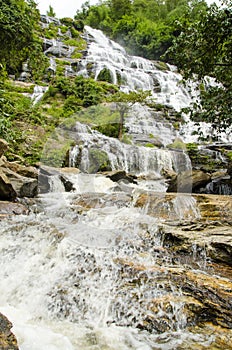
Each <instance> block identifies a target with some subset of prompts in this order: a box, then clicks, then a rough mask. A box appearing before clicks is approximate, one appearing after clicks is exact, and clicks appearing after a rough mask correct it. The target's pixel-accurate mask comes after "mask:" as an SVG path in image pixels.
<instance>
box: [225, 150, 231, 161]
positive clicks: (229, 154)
mask: <svg viewBox="0 0 232 350" xmlns="http://www.w3.org/2000/svg"><path fill="white" fill-rule="evenodd" d="M226 156H227V157H228V158H229V160H231V161H232V151H229V152H227V153H226Z"/></svg>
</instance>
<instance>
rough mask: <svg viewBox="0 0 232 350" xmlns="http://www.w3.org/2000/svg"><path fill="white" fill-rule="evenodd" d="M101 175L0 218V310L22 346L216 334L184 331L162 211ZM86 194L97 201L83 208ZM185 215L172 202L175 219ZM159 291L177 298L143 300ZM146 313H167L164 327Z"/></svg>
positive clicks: (126, 343)
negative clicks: (147, 326) (150, 325)
mask: <svg viewBox="0 0 232 350" xmlns="http://www.w3.org/2000/svg"><path fill="white" fill-rule="evenodd" d="M72 176H74V175H72ZM78 176H79V175H78ZM83 176H85V177H86V178H87V177H90V178H89V182H91V181H93V179H91V176H92V175H83ZM97 177H98V176H97ZM100 178H101V180H97V182H96V183H97V184H99V183H101V186H100V187H97V186H96V187H94V191H93V189H92V191H91V192H92V193H91V194H90V193H89V192H87V193H85V192H84V189H85V190H87V191H88V190H89V188H88V187H87V188H86V187H85V186H82V187H81V186H80V188H81V190H80V191H77V192H75V193H64V192H63V193H62V192H52V193H49V194H46V195H41V196H40V198H39V200H38V209H36V210H35V212H37V214H33V213H31V214H30V215H29V216H19V217H14V218H12V219H9V220H6V221H3V222H2V224H1V228H0V232H1V235H0V251H1V254H0V264H1V269H0V277H1V295H0V311H1V312H2V313H4V314H5V315H6V316H8V317H9V319H10V320H11V321H12V322H13V324H14V327H13V332H14V333H15V335H16V337H17V339H18V342H19V347H20V350H39V349H43V350H44V349H45V350H96V349H109V350H116V349H117V350H118V349H122V350H127V349H128V350H129V349H136V350H142V349H143V350H144V349H147V350H152V349H154V347H155V348H156V347H157V348H159V349H164V350H169V349H170V350H172V349H174V348H175V347H177V346H178V344H182V343H185V342H187V343H188V344H189V343H196V342H197V343H198V342H201V344H202V345H204V344H208V343H210V342H211V341H212V340H213V337H211V338H208V336H207V337H204V336H202V335H197V334H192V333H189V332H188V331H187V330H185V327H186V317H185V314H184V312H183V307H184V302H183V301H182V300H181V295H182V293H181V288H180V287H179V286H178V285H175V284H173V283H172V282H171V280H170V278H169V272H168V270H169V268H170V267H171V266H172V262H171V256H169V255H168V253H165V254H163V248H162V243H161V241H162V239H161V237H160V235H159V231H158V222H159V218H158V217H155V216H154V217H150V216H148V215H147V214H146V208H145V207H144V208H141V209H140V208H134V207H133V204H132V203H133V200H131V199H130V196H129V195H126V194H123V193H114V194H113V193H112V194H111V192H110V188H112V187H109V181H108V179H105V182H104V180H103V177H100ZM54 181H56V180H54ZM82 184H83V181H82ZM56 188H57V186H56ZM99 191H101V192H99ZM102 191H104V193H105V194H104V193H102ZM81 192H82V193H81ZM79 193H80V194H79ZM112 195H113V197H112ZM94 198H95V199H94ZM135 198H136V194H135ZM94 200H96V202H92V201H94ZM83 201H84V202H85V203H87V205H88V203H93V204H92V206H93V208H92V209H90V210H89V211H85V210H83V209H81V207H80V204H79V203H83ZM190 202H191V201H190ZM190 202H189V201H188V200H187V201H185V204H184V206H186V204H187V203H190ZM94 203H95V204H94ZM183 203H184V202H183ZM188 205H189V204H188ZM191 205H193V203H192V204H191ZM90 206H91V204H90ZM183 210H184V209H183ZM178 211H179V212H178ZM181 215H183V214H182V212H181V209H180V207H179V206H178V209H177V212H176V218H177V219H178V218H180V219H182V218H181ZM159 251H160V253H159ZM130 266H131V267H132V268H130ZM133 266H135V269H134V270H133ZM136 266H138V268H136ZM141 267H142V268H141ZM176 267H177V265H176ZM160 269H161V271H162V273H161V274H160V272H159V271H160ZM136 281H137V282H136ZM163 298H164V300H165V298H174V300H176V301H175V302H173V303H171V305H172V307H171V308H170V310H168V311H167V310H165V309H163V308H162V303H161V305H160V307H159V310H158V312H155V311H152V309H149V308H150V306H149V305H150V303H151V301H152V300H156V299H157V300H159V299H160V300H162V299H163ZM147 317H151V318H154V319H155V320H156V322H157V323H158V324H159V323H160V325H162V322H163V320H164V319H165V320H166V321H165V322H167V323H168V325H169V326H168V328H167V330H166V331H164V332H162V335H160V334H158V333H157V332H156V331H155V330H153V331H152V332H151V333H150V332H147V331H146V330H143V331H140V330H139V327H140V326H139V325H141V324H143V322H144V320H145V319H146V318H147Z"/></svg>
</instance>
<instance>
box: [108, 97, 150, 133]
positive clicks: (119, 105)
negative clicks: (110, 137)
mask: <svg viewBox="0 0 232 350" xmlns="http://www.w3.org/2000/svg"><path fill="white" fill-rule="evenodd" d="M149 96H151V91H139V92H136V91H130V92H129V93H128V94H127V93H125V92H121V91H119V92H117V93H115V94H114V95H111V96H110V97H108V99H107V100H108V101H109V102H116V110H117V111H118V112H119V115H120V121H119V129H118V138H119V140H122V137H123V131H124V121H125V117H126V116H127V113H128V111H129V110H130V108H131V107H132V106H133V104H135V103H140V104H144V103H145V104H146V102H147V98H148V97H149Z"/></svg>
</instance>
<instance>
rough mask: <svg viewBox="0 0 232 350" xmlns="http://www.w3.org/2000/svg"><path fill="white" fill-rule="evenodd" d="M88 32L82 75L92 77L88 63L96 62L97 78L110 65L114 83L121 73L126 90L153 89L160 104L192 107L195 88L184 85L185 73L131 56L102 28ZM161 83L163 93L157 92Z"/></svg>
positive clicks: (122, 88)
mask: <svg viewBox="0 0 232 350" xmlns="http://www.w3.org/2000/svg"><path fill="white" fill-rule="evenodd" d="M85 32H86V35H87V38H88V39H89V41H90V44H89V47H88V53H87V56H86V57H85V59H83V60H82V61H81V65H82V69H81V70H80V72H79V74H80V75H84V76H88V67H87V66H88V64H92V65H93V71H94V74H95V79H97V77H98V75H99V73H100V72H101V70H102V69H104V68H108V69H109V70H110V72H111V76H112V81H113V83H114V84H117V83H118V82H119V81H118V75H120V77H121V80H122V83H121V86H120V87H121V90H123V91H126V92H127V91H129V90H139V89H141V90H151V92H152V94H153V97H154V98H155V101H156V102H157V103H160V104H164V105H168V106H170V107H173V108H174V109H175V110H178V111H179V110H180V109H181V108H183V107H187V106H189V104H190V102H191V101H192V96H193V93H194V91H193V89H191V87H190V86H189V87H186V88H185V87H184V86H182V85H180V81H181V79H182V76H181V75H180V74H179V73H177V72H176V71H175V69H174V67H172V66H169V65H167V69H166V70H163V71H162V70H160V69H158V68H156V65H155V63H154V62H152V61H150V60H147V59H145V58H142V57H138V56H130V55H128V54H127V53H126V51H125V49H124V48H123V47H122V46H120V45H119V44H117V43H115V42H113V41H112V40H109V39H108V38H107V37H106V36H105V35H104V34H103V33H102V32H101V31H100V30H97V29H93V28H91V27H89V26H85ZM157 84H158V88H159V89H160V90H161V91H160V92H156V90H157Z"/></svg>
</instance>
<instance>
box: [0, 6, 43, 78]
mask: <svg viewBox="0 0 232 350" xmlns="http://www.w3.org/2000/svg"><path fill="white" fill-rule="evenodd" d="M38 18H39V12H38V10H37V9H36V4H35V2H34V1H32V0H31V1H28V2H26V1H24V0H2V1H1V6H0V27H1V31H0V42H1V50H0V62H2V63H4V64H5V65H6V68H7V71H8V72H10V73H15V72H17V71H18V70H19V68H20V67H21V64H22V62H23V61H25V59H26V58H27V56H28V53H29V52H30V49H31V44H32V43H33V40H34V36H33V32H34V27H35V26H36V22H37V21H38Z"/></svg>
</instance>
